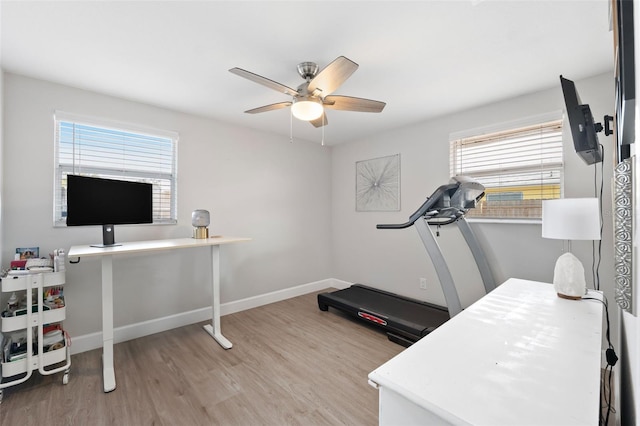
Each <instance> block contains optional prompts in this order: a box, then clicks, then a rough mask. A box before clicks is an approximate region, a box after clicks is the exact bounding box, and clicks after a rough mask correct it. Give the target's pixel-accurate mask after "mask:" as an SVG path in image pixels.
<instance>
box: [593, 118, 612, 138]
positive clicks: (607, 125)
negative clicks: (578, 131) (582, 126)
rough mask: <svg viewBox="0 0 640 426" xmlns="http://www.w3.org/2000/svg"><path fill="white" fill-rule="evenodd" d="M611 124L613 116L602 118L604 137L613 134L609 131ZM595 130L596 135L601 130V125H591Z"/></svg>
mask: <svg viewBox="0 0 640 426" xmlns="http://www.w3.org/2000/svg"><path fill="white" fill-rule="evenodd" d="M611 123H613V116H611V115H605V116H604V135H605V136H609V135H612V134H613V130H612V129H611ZM593 126H594V127H595V129H596V133H600V132H601V131H602V130H603V128H602V124H601V123H595V124H594V125H593Z"/></svg>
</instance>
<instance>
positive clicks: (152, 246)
mask: <svg viewBox="0 0 640 426" xmlns="http://www.w3.org/2000/svg"><path fill="white" fill-rule="evenodd" d="M249 240H250V238H233V237H213V238H203V239H195V238H178V239H172V240H157V241H136V242H129V243H121V245H119V246H114V247H106V248H98V247H91V246H73V247H71V249H69V254H68V256H69V258H75V257H95V256H99V257H101V258H102V376H103V380H104V382H103V385H104V391H105V392H111V391H112V390H114V389H115V388H116V376H115V370H114V363H113V256H115V255H118V254H131V253H141V252H146V251H158V250H175V249H181V248H193V247H203V246H208V247H211V269H212V281H213V282H212V286H213V294H212V299H213V300H212V303H211V309H212V313H211V324H207V325H205V326H204V329H205V330H206V331H207V332H208V333H209V334H210V335H211V336H212V337H213V338H214V339H215V340H216V341H217V342H218V343H219V344H220V345H221V346H222V347H223V348H225V349H230V348H231V346H232V344H231V342H230V341H229V340H227V339H226V338H225V337H224V336H223V335H222V333H221V331H220V245H221V244H229V243H236V242H240V241H249Z"/></svg>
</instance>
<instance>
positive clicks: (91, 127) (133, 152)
mask: <svg viewBox="0 0 640 426" xmlns="http://www.w3.org/2000/svg"><path fill="white" fill-rule="evenodd" d="M177 142H178V135H177V134H176V133H173V132H167V131H161V130H141V129H137V128H135V127H134V126H129V125H120V124H109V123H106V124H105V123H102V122H100V121H99V120H95V119H86V118H82V117H77V116H73V115H71V114H66V113H59V112H58V113H56V117H55V143H56V147H55V155H56V160H55V161H56V164H55V165H56V170H55V173H56V175H55V196H54V224H55V225H56V226H64V225H65V224H66V216H67V212H66V210H67V200H66V187H67V175H68V174H79V175H84V176H94V177H100V178H106V179H120V180H129V181H135V182H146V183H151V184H153V223H158V224H164V223H176V222H177V220H176V211H177V207H176V206H177V197H176V170H177V161H176V152H177Z"/></svg>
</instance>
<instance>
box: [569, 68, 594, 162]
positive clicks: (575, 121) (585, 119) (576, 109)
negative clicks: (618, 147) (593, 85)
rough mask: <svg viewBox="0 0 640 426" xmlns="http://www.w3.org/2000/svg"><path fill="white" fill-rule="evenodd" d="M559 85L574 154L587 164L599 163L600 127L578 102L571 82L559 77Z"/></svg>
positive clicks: (587, 110) (588, 108)
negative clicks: (562, 95)
mask: <svg viewBox="0 0 640 426" xmlns="http://www.w3.org/2000/svg"><path fill="white" fill-rule="evenodd" d="M560 84H561V85H562V93H563V94H564V103H565V109H566V111H567V118H568V119H569V126H570V127H571V136H572V137H573V146H574V148H575V150H576V153H577V154H578V155H579V156H580V157H581V158H582V159H583V160H584V162H585V163H587V164H594V163H599V162H601V161H602V151H601V150H600V144H599V142H598V134H597V133H598V132H599V131H600V130H602V125H601V124H600V123H594V121H593V114H591V108H590V107H589V105H587V104H583V103H582V102H581V101H580V97H579V96H578V92H577V91H576V85H575V84H574V82H573V81H571V80H569V79H566V78H564V77H562V76H560Z"/></svg>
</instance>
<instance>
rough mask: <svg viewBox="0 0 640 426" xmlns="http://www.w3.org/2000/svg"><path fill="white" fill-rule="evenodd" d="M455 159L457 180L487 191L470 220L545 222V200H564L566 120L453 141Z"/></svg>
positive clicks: (453, 166)
mask: <svg viewBox="0 0 640 426" xmlns="http://www.w3.org/2000/svg"><path fill="white" fill-rule="evenodd" d="M449 159H450V172H451V175H452V176H459V175H464V176H470V177H473V178H475V179H476V180H478V181H479V182H480V183H482V184H483V185H484V186H485V188H486V191H485V197H484V198H483V199H482V200H481V202H480V203H479V205H478V207H477V208H475V209H471V210H470V211H469V214H468V215H469V216H471V217H485V218H516V219H530V218H540V217H541V216H542V200H546V199H554V198H560V197H561V196H562V185H563V155H562V119H558V120H552V121H546V122H544V123H540V124H535V125H528V126H523V127H518V128H515V129H509V130H503V131H499V132H493V133H486V134H482V135H478V136H470V137H464V138H456V139H452V140H451V141H450V157H449Z"/></svg>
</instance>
